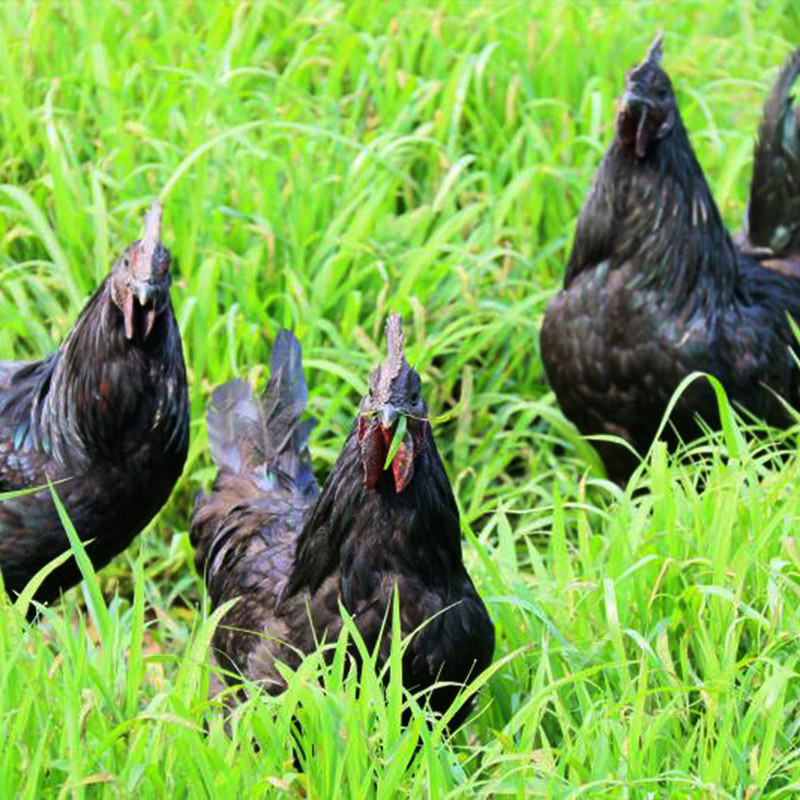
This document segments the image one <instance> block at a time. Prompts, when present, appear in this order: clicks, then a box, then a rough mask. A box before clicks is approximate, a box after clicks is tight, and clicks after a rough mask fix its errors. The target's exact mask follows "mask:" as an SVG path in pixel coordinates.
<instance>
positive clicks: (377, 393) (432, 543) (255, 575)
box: [192, 314, 494, 724]
mask: <svg viewBox="0 0 800 800" xmlns="http://www.w3.org/2000/svg"><path fill="white" fill-rule="evenodd" d="M386 334H387V341H388V350H389V355H388V358H387V359H386V361H384V362H383V363H382V364H381V365H380V366H379V367H378V369H376V370H375V371H374V372H373V373H372V375H371V376H370V389H369V394H368V395H367V396H366V397H365V398H364V400H363V402H362V404H361V410H360V413H359V415H358V417H357V419H356V421H355V423H354V424H353V427H352V429H351V431H350V434H349V435H348V437H347V441H346V442H345V445H344V448H343V449H342V452H341V455H340V456H339V458H338V460H337V461H336V463H335V465H334V467H333V469H332V471H331V473H330V475H329V477H328V480H327V481H326V483H325V486H324V487H323V489H322V491H321V492H320V491H319V488H318V487H317V484H316V481H315V480H314V475H313V473H312V471H311V465H310V457H309V452H308V446H307V438H308V433H309V431H310V429H311V426H312V424H313V423H312V422H311V421H307V422H303V423H301V422H300V421H299V420H300V416H301V414H302V413H303V411H304V409H305V406H306V400H307V396H308V392H307V389H306V383H305V378H304V376H303V367H302V360H301V352H300V346H299V344H298V343H297V340H296V339H295V338H294V336H292V334H291V333H289V332H288V331H281V332H280V333H279V334H278V337H277V339H276V341H275V345H274V348H273V352H272V377H271V379H270V381H269V384H268V386H267V389H266V392H265V394H264V398H263V401H262V403H261V404H259V403H258V402H257V401H256V400H255V399H254V398H253V395H252V392H251V390H250V387H249V386H248V385H247V384H245V383H242V382H240V381H235V382H233V383H228V384H226V385H224V386H221V387H219V388H218V389H216V391H215V392H214V394H213V397H212V405H211V408H210V410H209V413H208V432H209V443H210V446H211V453H212V456H213V458H214V460H215V461H216V463H217V464H218V465H219V468H220V469H219V474H218V476H217V479H216V482H215V484H214V488H213V491H212V493H211V496H210V497H202V498H201V499H200V501H199V503H198V508H197V509H196V512H195V516H194V520H193V523H192V542H193V544H194V546H195V547H196V548H197V552H196V556H195V562H196V564H197V568H198V571H201V572H204V573H205V576H206V583H207V586H208V590H209V593H210V595H211V602H212V605H213V606H215V607H216V606H218V605H220V604H222V603H223V602H225V601H226V600H229V599H230V598H233V597H240V598H241V599H240V600H239V602H238V604H237V605H235V606H234V607H233V609H231V611H229V612H228V614H227V615H226V616H225V618H224V619H223V621H222V624H221V626H220V627H219V628H218V630H217V632H216V634H215V636H214V640H213V649H214V653H215V657H216V659H217V661H218V662H219V663H220V664H221V665H222V666H223V667H225V668H226V669H227V670H231V671H233V672H235V673H238V674H242V675H244V676H246V677H247V678H249V679H250V680H253V681H257V682H259V683H261V684H262V685H263V687H264V688H265V689H266V690H267V691H268V692H270V693H273V694H275V693H278V692H280V691H281V690H282V689H283V688H284V683H283V680H282V678H281V676H280V674H279V672H278V670H277V669H276V667H275V662H276V661H283V662H285V663H287V664H289V665H292V666H296V665H297V664H298V662H299V658H300V656H299V655H298V653H308V652H310V651H311V650H313V649H314V648H315V646H316V641H321V640H322V639H323V637H326V638H327V641H331V639H334V638H335V637H336V636H337V635H338V633H339V631H340V629H341V618H340V610H339V604H340V603H341V604H342V605H343V606H344V608H346V609H347V611H348V613H349V614H350V615H352V617H353V618H354V619H355V621H356V624H357V626H358V628H359V631H360V632H361V635H362V636H363V638H364V640H365V642H366V644H367V646H368V647H369V648H371V649H372V648H374V647H375V645H376V644H378V637H379V634H380V632H381V627H382V625H383V624H384V619H385V617H386V613H387V607H390V606H391V600H392V592H393V589H394V587H395V586H397V587H398V591H399V598H400V614H401V624H402V631H403V634H404V635H408V634H410V633H411V632H412V631H414V630H416V629H417V628H418V627H419V626H420V625H422V624H423V623H425V622H426V620H429V622H428V623H427V625H426V626H425V627H424V628H422V630H420V631H419V632H418V633H417V634H416V635H415V636H414V637H413V639H412V640H411V643H410V644H409V646H408V648H407V650H406V651H405V657H404V661H403V682H404V685H405V686H407V687H408V688H409V689H414V690H423V689H426V688H428V687H430V686H431V685H432V684H434V683H436V682H438V681H448V682H452V683H454V684H463V683H464V682H465V681H467V679H468V678H470V676H475V675H477V674H478V673H479V672H480V671H481V670H483V669H484V668H485V667H486V666H488V664H489V663H490V661H491V658H492V653H493V650H494V626H493V625H492V622H491V620H490V619H489V615H488V614H487V611H486V607H485V606H484V604H483V602H482V601H481V598H480V597H479V596H478V594H477V592H476V591H475V587H474V585H473V583H472V581H471V580H470V577H469V575H468V574H467V571H466V570H465V568H464V564H463V562H462V560H461V535H460V529H459V515H458V508H457V506H456V502H455V498H454V497H453V492H452V489H451V487H450V483H449V481H448V478H447V475H446V473H445V471H444V468H443V466H442V462H441V461H440V459H439V454H438V452H437V450H436V445H435V444H434V440H433V434H432V432H431V426H430V423H429V422H428V420H427V407H426V405H425V401H424V400H423V398H422V394H421V390H420V377H419V375H418V374H417V373H416V372H415V371H414V370H413V369H412V368H411V367H410V366H409V364H408V362H407V361H406V360H405V357H404V356H403V334H402V330H401V324H400V316H399V315H397V314H394V315H392V316H391V317H390V318H389V321H388V323H387V329H386ZM401 415H402V416H404V417H405V418H406V420H407V426H408V427H407V430H406V433H405V435H404V437H403V439H402V444H401V445H400V447H399V449H398V451H397V453H396V455H395V457H394V460H393V461H392V464H391V470H384V462H385V459H386V458H387V455H388V453H389V448H390V444H391V442H392V438H393V435H394V431H395V429H396V426H397V425H398V424H399V423H398V421H399V418H400V417H401ZM309 617H310V619H311V620H312V621H313V629H312V625H311V622H310V620H309ZM387 626H389V627H390V623H387ZM249 631H252V632H253V633H249ZM389 638H390V637H389V634H388V632H387V633H385V635H384V636H383V638H382V640H381V642H380V651H379V658H380V660H381V661H383V660H384V659H385V658H386V656H387V654H388V650H389ZM458 691H459V687H458V686H454V685H449V686H447V687H437V688H436V689H435V690H434V691H433V692H432V693H431V697H430V704H431V707H432V708H433V709H434V710H435V711H438V712H442V711H444V710H445V709H446V708H447V707H448V706H449V705H450V703H451V702H452V701H453V699H454V697H455V696H456V694H457V693H458ZM466 713H467V707H466V704H465V705H464V706H463V707H462V709H460V711H459V713H458V714H457V715H456V717H455V719H454V721H453V722H454V724H458V723H459V722H460V721H461V720H462V719H463V718H464V716H465V715H466Z"/></svg>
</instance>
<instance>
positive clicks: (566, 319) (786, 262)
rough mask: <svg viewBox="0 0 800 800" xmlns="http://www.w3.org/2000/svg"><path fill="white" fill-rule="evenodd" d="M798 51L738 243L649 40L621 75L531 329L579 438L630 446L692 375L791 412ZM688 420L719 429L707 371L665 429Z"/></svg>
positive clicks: (771, 414)
mask: <svg viewBox="0 0 800 800" xmlns="http://www.w3.org/2000/svg"><path fill="white" fill-rule="evenodd" d="M798 59H800V51H798V53H795V55H794V56H793V57H792V58H791V59H790V60H789V62H787V65H786V66H785V67H784V69H783V71H782V73H781V76H780V78H779V80H778V83H777V84H776V87H775V89H774V91H773V93H772V95H771V97H770V99H769V100H768V101H767V105H766V109H765V114H764V121H763V123H762V126H761V131H760V135H759V142H758V145H757V148H756V155H755V169H754V174H753V187H752V192H751V202H750V207H749V214H748V220H749V224H748V227H749V232H750V233H749V238H748V236H747V235H745V236H743V237H742V239H741V243H740V245H739V246H738V247H737V246H736V245H734V242H733V241H732V239H731V237H730V236H729V234H728V232H727V231H726V229H725V227H724V225H723V222H722V219H721V217H720V214H719V211H718V209H717V206H716V204H715V202H714V198H713V197H712V195H711V191H710V189H709V187H708V184H707V183H706V180H705V177H704V175H703V171H702V169H701V167H700V165H699V163H698V161H697V159H696V157H695V155H694V152H693V150H692V147H691V144H690V142H689V137H688V134H687V132H686V129H685V128H684V125H683V121H682V120H681V116H680V112H679V110H678V106H677V103H676V101H675V97H674V94H673V91H672V85H671V83H670V80H669V77H668V76H667V74H666V72H664V70H663V69H662V67H661V42H660V40H659V41H657V42H656V43H655V44H654V45H653V47H652V48H651V50H650V51H649V52H648V55H647V57H646V58H645V60H644V61H643V62H642V63H641V64H640V65H639V66H637V67H636V68H635V69H633V70H631V72H630V73H629V74H628V76H627V86H626V91H625V93H624V94H623V96H622V98H621V100H620V108H619V113H618V116H617V132H616V137H615V139H614V141H613V143H612V144H611V147H610V148H609V150H608V152H607V153H606V155H605V157H604V158H603V161H602V163H601V164H600V167H599V168H598V170H597V173H596V175H595V178H594V182H593V185H592V187H591V189H590V191H589V195H588V197H587V199H586V203H585V205H584V207H583V210H582V211H581V214H580V217H579V219H578V225H577V230H576V232H575V241H574V243H573V248H572V253H571V256H570V259H569V263H568V265H567V270H566V275H565V279H564V288H563V290H562V291H561V292H560V293H559V294H558V295H556V297H554V298H553V300H552V301H551V302H550V304H549V305H548V307H547V311H546V313H545V320H544V325H543V327H542V333H541V349H542V357H543V360H544V364H545V368H546V370H547V375H548V378H549V380H550V383H551V385H552V387H553V389H554V390H555V393H556V396H557V398H558V401H559V403H560V405H561V408H562V409H563V411H564V413H565V415H566V416H567V417H569V419H571V420H572V421H573V422H574V423H575V424H576V425H577V427H578V429H579V430H580V431H581V433H583V434H587V435H588V434H613V435H616V436H620V437H622V438H623V439H626V440H627V441H628V442H630V443H631V444H632V445H633V446H634V447H635V448H636V450H637V451H638V452H639V453H641V454H644V453H645V452H646V451H647V449H648V448H649V446H650V444H651V442H652V440H653V437H654V436H655V434H656V431H657V428H658V425H659V424H660V422H661V419H662V417H663V414H664V412H665V411H666V407H667V404H668V402H669V399H670V397H671V395H672V393H673V392H674V390H675V389H676V388H677V386H678V384H679V383H680V381H681V380H682V379H683V378H684V377H685V376H687V375H689V374H690V373H691V372H693V371H696V370H700V371H703V372H707V373H710V374H711V375H714V376H716V377H717V378H718V379H719V380H720V381H721V382H722V384H723V385H724V386H725V389H726V390H727V392H728V395H729V396H730V397H731V399H733V400H734V401H735V402H736V403H738V404H739V405H740V406H744V407H745V408H747V409H749V411H751V412H752V413H754V414H755V415H757V416H758V417H760V418H761V419H763V420H765V421H766V422H768V423H769V424H771V425H775V426H785V425H787V424H788V423H789V422H790V415H789V414H788V413H787V411H786V409H785V408H784V406H783V405H782V403H781V401H780V400H779V398H778V397H776V396H775V393H777V394H778V395H780V397H782V398H785V400H787V401H788V402H789V403H791V404H792V405H794V406H795V407H797V405H798V401H799V399H798V391H797V390H798V370H797V367H796V365H795V362H794V360H793V357H792V350H795V349H796V347H797V345H796V341H795V339H794V337H793V335H792V333H791V330H790V327H789V324H788V322H787V319H786V316H787V312H788V313H789V314H791V315H792V316H793V317H794V318H795V319H798V320H800V281H799V280H798V278H800V266H798V263H797V262H796V261H794V260H793V257H796V256H798V255H800V253H798V251H797V249H796V248H795V249H793V247H795V245H796V244H797V242H798V226H800V216H799V215H798V214H797V213H796V212H795V211H793V210H792V208H794V207H796V205H797V203H798V202H799V201H800V194H799V193H797V191H796V190H797V188H800V172H798V169H797V167H798V162H797V159H796V155H797V152H798V150H797V142H798V128H797V122H798V121H797V118H796V116H795V114H794V113H793V111H792V106H791V101H789V100H788V99H787V97H788V91H789V89H790V87H791V84H792V82H793V81H794V78H795V77H796V75H797V72H798V68H799V67H798ZM776 198H778V199H776ZM793 204H794V205H793ZM697 415H699V416H700V417H702V418H704V419H705V420H706V421H707V422H708V423H709V424H711V425H712V426H716V425H718V424H719V420H718V411H717V404H716V400H715V397H714V395H713V392H712V390H711V388H710V386H709V385H708V383H707V382H705V381H697V382H695V383H693V384H692V385H691V387H690V388H689V389H688V390H687V391H686V392H685V393H684V394H683V396H682V399H681V400H680V401H679V403H678V405H677V406H676V408H675V410H674V412H673V414H672V416H671V427H670V428H669V429H668V430H667V432H666V436H667V439H668V440H669V441H670V442H671V443H673V444H674V443H675V441H676V440H677V438H678V437H680V438H681V439H683V440H691V438H693V437H694V436H695V435H696V434H697V432H698V430H699V428H698V425H697V418H696V417H697ZM596 446H597V449H598V451H599V452H600V455H601V456H602V458H603V461H604V463H605V465H606V469H607V471H608V474H609V476H610V477H611V478H612V479H613V480H616V481H618V482H620V483H623V482H625V481H626V480H627V479H628V477H629V476H630V473H631V472H632V470H633V469H634V467H635V466H636V463H637V459H636V458H635V457H634V456H633V455H632V454H631V453H629V452H628V451H627V450H626V449H625V448H623V447H622V446H619V445H615V444H610V443H596Z"/></svg>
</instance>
